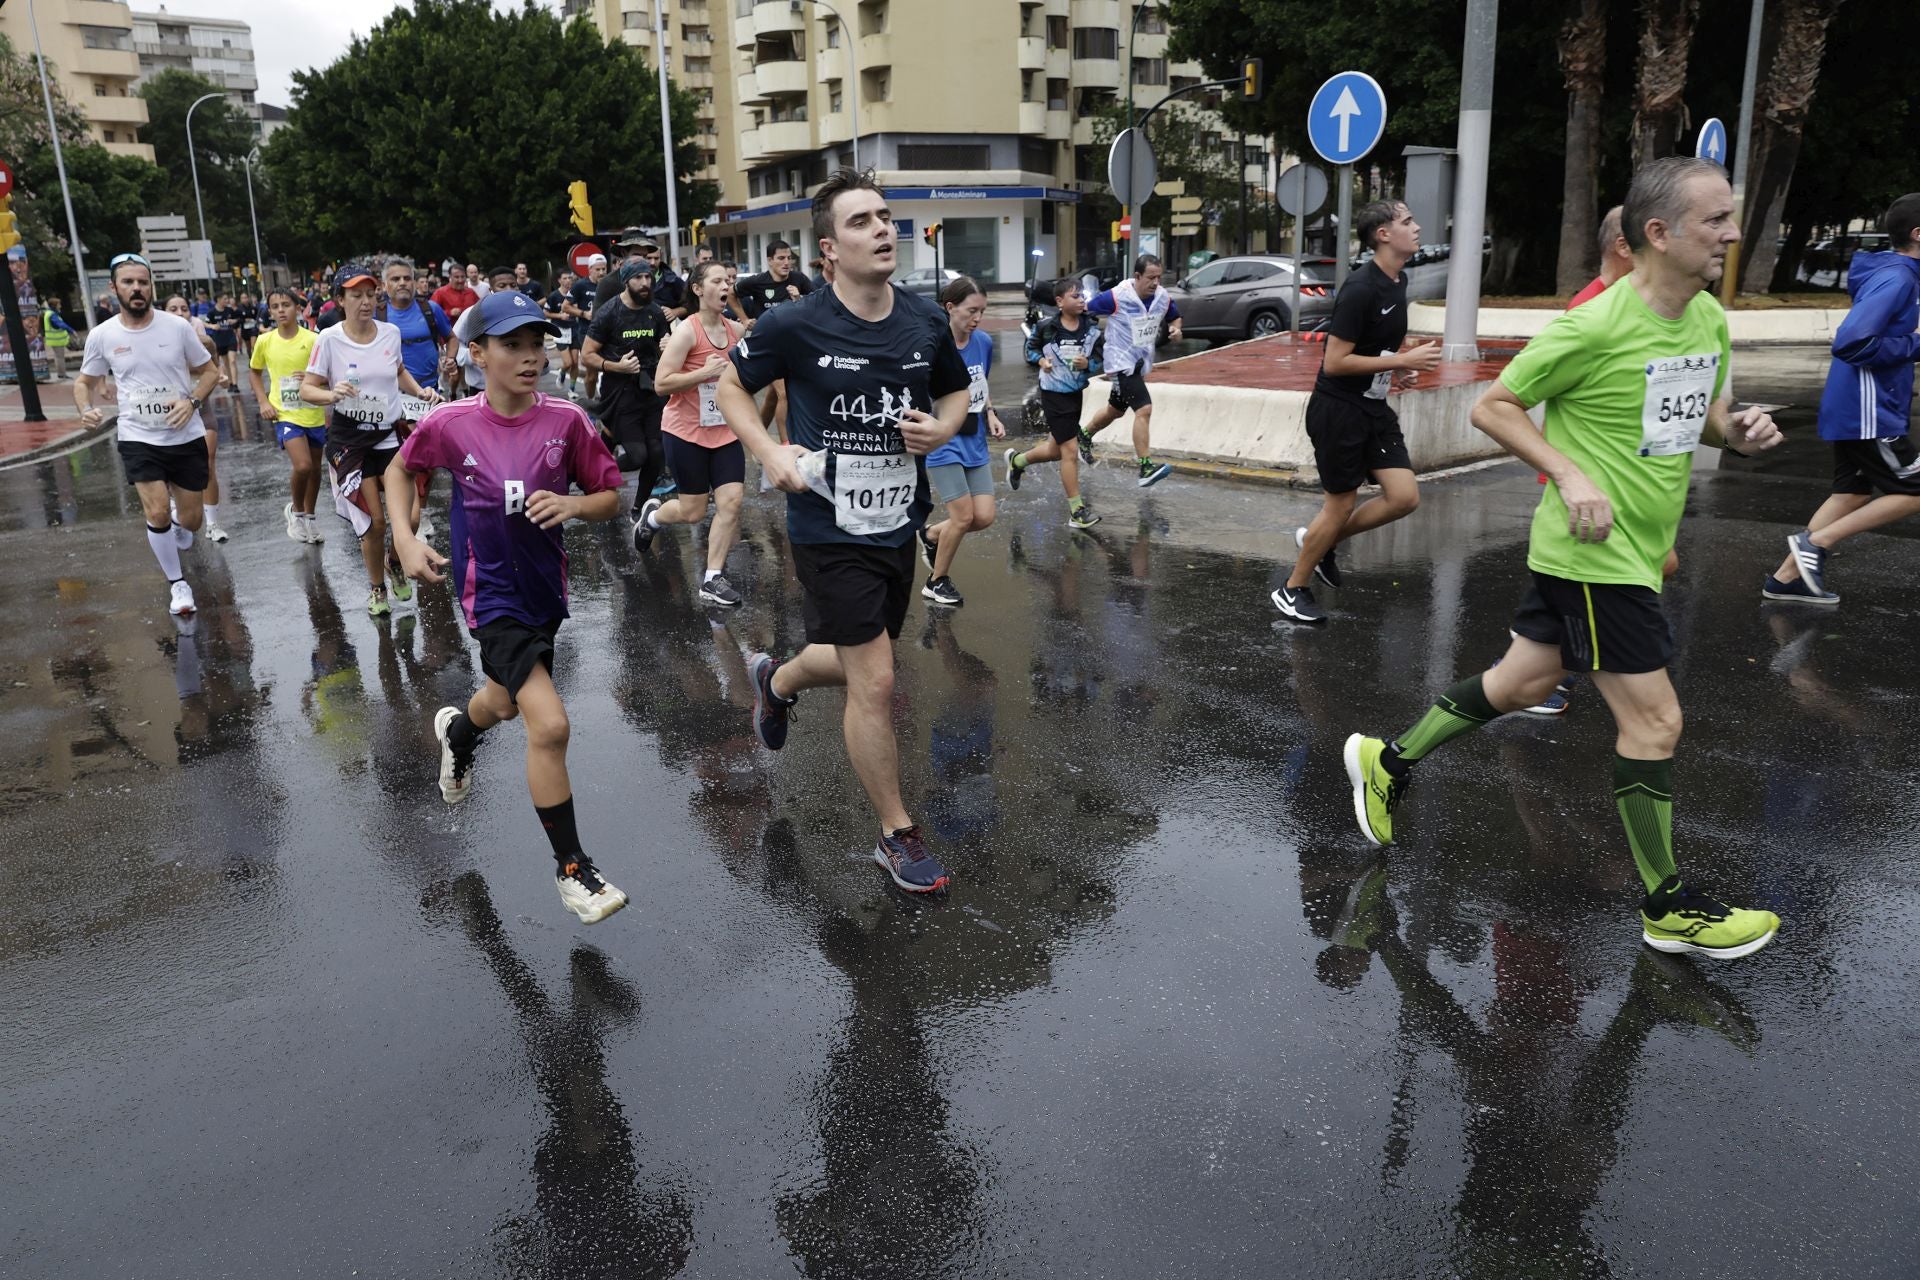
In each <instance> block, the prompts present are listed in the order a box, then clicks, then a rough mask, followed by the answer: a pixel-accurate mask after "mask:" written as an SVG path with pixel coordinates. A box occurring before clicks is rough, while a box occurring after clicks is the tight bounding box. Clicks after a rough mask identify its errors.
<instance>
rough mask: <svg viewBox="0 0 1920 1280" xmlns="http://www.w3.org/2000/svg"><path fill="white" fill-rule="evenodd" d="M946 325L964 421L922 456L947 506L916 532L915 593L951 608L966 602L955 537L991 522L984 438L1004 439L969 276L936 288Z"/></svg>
mask: <svg viewBox="0 0 1920 1280" xmlns="http://www.w3.org/2000/svg"><path fill="white" fill-rule="evenodd" d="M940 305H941V306H942V307H943V308H945V309H946V313H947V327H948V330H949V331H950V333H951V334H952V338H953V345H954V347H955V348H956V349H957V350H958V351H959V352H960V358H961V359H962V360H963V361H965V362H966V366H967V377H968V382H967V412H968V414H969V415H970V416H969V419H968V421H967V425H966V426H965V427H964V428H962V429H961V431H960V434H958V435H956V436H955V437H954V438H953V439H951V440H949V441H947V442H946V443H945V444H943V445H941V446H940V447H939V448H938V449H935V450H934V451H933V452H932V453H930V454H928V455H927V481H928V483H929V484H931V485H932V486H933V494H934V497H936V498H938V499H939V500H940V502H941V503H942V504H944V505H945V506H946V508H947V518H946V519H945V520H942V521H941V522H940V523H939V524H934V525H928V526H927V527H926V528H925V529H922V530H921V531H920V558H921V559H923V560H925V561H926V562H927V571H928V572H929V573H931V574H932V575H933V576H932V577H931V578H929V579H928V580H927V585H926V586H924V587H922V588H921V589H920V594H921V595H923V596H925V597H926V598H927V599H928V600H931V601H932V602H933V603H935V604H938V605H945V606H947V607H948V608H953V609H957V608H959V607H960V606H961V605H963V604H965V603H966V601H965V600H963V599H961V597H960V591H959V589H958V588H957V587H955V586H954V585H953V578H952V577H951V576H950V574H949V572H948V571H949V570H950V569H952V567H953V558H954V556H956V555H958V554H959V551H960V543H961V540H962V539H964V538H965V537H966V536H967V535H968V534H969V533H972V532H973V531H974V530H976V529H985V528H987V527H989V526H990V525H992V524H993V517H994V514H995V512H994V502H993V467H992V466H991V465H989V463H988V461H987V437H988V436H989V435H991V436H992V437H993V438H994V439H995V440H1001V439H1005V438H1006V434H1007V429H1006V427H1005V426H1003V425H1001V422H1000V415H999V414H997V413H995V412H994V411H993V403H992V397H991V396H990V395H989V394H988V391H987V374H988V372H989V371H990V370H991V369H992V368H993V335H992V334H990V333H987V332H985V331H984V330H982V329H981V328H980V320H981V317H983V316H985V315H986V314H987V295H986V293H985V292H984V291H982V290H981V288H980V286H979V285H978V284H975V283H974V281H973V278H972V277H971V276H961V277H960V278H959V279H957V280H951V281H948V283H947V286H946V288H944V289H942V290H940Z"/></svg>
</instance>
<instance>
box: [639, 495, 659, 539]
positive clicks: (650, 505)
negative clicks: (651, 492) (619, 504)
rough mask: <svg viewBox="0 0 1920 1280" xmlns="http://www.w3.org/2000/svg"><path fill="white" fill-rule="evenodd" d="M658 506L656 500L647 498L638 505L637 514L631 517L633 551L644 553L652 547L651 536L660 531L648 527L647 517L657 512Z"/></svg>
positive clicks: (657, 500)
mask: <svg viewBox="0 0 1920 1280" xmlns="http://www.w3.org/2000/svg"><path fill="white" fill-rule="evenodd" d="M660 505H661V504H660V499H658V498H648V499H647V500H646V501H645V502H643V503H641V504H640V510H639V512H638V513H637V514H635V516H634V517H633V549H634V550H635V551H645V550H646V549H647V548H648V547H650V546H652V545H653V535H654V534H656V533H658V532H660V531H659V530H658V529H653V528H649V527H648V525H647V517H648V516H650V515H652V514H653V513H654V512H656V511H658V510H659V509H660Z"/></svg>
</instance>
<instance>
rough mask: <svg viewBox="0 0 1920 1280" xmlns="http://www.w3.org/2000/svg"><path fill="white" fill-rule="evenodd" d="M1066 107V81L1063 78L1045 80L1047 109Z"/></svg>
mask: <svg viewBox="0 0 1920 1280" xmlns="http://www.w3.org/2000/svg"><path fill="white" fill-rule="evenodd" d="M1066 109H1067V82H1066V81H1065V80H1049V81H1047V110H1049V111H1065V110H1066Z"/></svg>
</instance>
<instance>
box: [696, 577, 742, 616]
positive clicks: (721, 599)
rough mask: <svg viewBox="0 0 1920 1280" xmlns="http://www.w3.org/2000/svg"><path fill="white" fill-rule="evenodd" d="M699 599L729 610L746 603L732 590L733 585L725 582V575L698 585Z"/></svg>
mask: <svg viewBox="0 0 1920 1280" xmlns="http://www.w3.org/2000/svg"><path fill="white" fill-rule="evenodd" d="M700 598H701V599H702V600H704V601H706V602H707V603H708V604H717V605H722V606H724V607H726V608H729V609H730V608H733V607H734V606H735V605H741V604H745V603H746V600H745V598H744V597H742V596H741V594H740V593H739V592H738V591H736V590H734V588H733V584H732V583H731V582H728V581H727V575H726V574H724V573H722V574H716V575H715V576H713V577H711V578H708V579H707V580H706V581H705V582H703V583H701V584H700Z"/></svg>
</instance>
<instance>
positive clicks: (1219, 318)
mask: <svg viewBox="0 0 1920 1280" xmlns="http://www.w3.org/2000/svg"><path fill="white" fill-rule="evenodd" d="M1293 283H1294V262H1293V259H1292V257H1290V256H1285V255H1281V254H1250V255H1247V256H1245V257H1231V258H1215V259H1214V260H1213V261H1212V262H1209V263H1208V264H1207V265H1206V266H1204V267H1201V268H1200V269H1199V270H1198V271H1195V272H1194V273H1193V274H1192V275H1190V276H1188V277H1187V278H1186V279H1184V280H1181V281H1179V282H1178V283H1176V284H1174V285H1172V286H1171V287H1170V288H1169V290H1168V291H1169V292H1170V293H1172V295H1173V300H1174V302H1175V304H1177V305H1178V306H1179V308H1180V320H1181V328H1182V331H1183V332H1184V333H1185V334H1186V336H1187V337H1189V338H1224V339H1227V340H1230V341H1232V340H1238V339H1240V338H1262V337H1266V336H1267V335H1268V334H1274V333H1284V332H1285V331H1286V330H1288V329H1290V328H1292V327H1293ZM1332 310H1333V260H1332V259H1331V258H1326V259H1315V258H1308V259H1306V260H1305V261H1304V262H1302V263H1301V264H1300V320H1301V328H1303V329H1313V328H1317V327H1318V326H1319V324H1321V323H1322V322H1324V321H1325V319H1326V316H1327V315H1328V313H1330V312H1331V311H1332Z"/></svg>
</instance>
